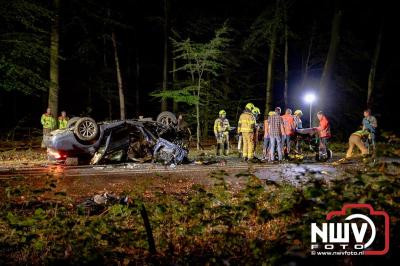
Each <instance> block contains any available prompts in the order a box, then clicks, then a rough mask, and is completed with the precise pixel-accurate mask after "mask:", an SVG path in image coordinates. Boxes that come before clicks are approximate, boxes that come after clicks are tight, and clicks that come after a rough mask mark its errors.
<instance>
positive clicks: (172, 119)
mask: <svg viewBox="0 0 400 266" xmlns="http://www.w3.org/2000/svg"><path fill="white" fill-rule="evenodd" d="M157 122H159V123H161V124H164V125H166V126H170V125H176V124H177V122H178V120H177V118H176V116H175V115H174V114H173V113H171V112H168V111H165V112H161V113H160V114H159V115H158V116H157Z"/></svg>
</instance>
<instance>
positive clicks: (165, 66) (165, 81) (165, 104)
mask: <svg viewBox="0 0 400 266" xmlns="http://www.w3.org/2000/svg"><path fill="white" fill-rule="evenodd" d="M168 11H169V10H168V0H164V59H163V85H162V90H163V91H166V90H167V86H168ZM167 109H168V102H167V98H162V99H161V111H166V110H167Z"/></svg>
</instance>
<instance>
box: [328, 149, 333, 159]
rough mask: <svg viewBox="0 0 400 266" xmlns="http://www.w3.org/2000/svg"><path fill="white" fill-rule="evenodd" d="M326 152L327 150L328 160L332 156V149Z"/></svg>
mask: <svg viewBox="0 0 400 266" xmlns="http://www.w3.org/2000/svg"><path fill="white" fill-rule="evenodd" d="M327 152H328V160H329V159H332V157H333V152H332V150H329V149H328V150H327Z"/></svg>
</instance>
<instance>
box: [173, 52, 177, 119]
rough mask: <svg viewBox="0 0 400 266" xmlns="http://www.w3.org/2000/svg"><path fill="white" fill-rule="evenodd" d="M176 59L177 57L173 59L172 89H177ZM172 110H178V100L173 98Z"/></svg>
mask: <svg viewBox="0 0 400 266" xmlns="http://www.w3.org/2000/svg"><path fill="white" fill-rule="evenodd" d="M175 71H176V60H175V58H174V59H173V60H172V89H174V90H175V89H176V83H177V80H176V72H175ZM172 110H173V112H174V113H177V112H178V102H177V101H175V100H173V106H172Z"/></svg>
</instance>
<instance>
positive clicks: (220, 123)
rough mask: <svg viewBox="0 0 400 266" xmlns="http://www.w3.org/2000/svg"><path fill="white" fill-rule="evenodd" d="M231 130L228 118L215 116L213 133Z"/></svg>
mask: <svg viewBox="0 0 400 266" xmlns="http://www.w3.org/2000/svg"><path fill="white" fill-rule="evenodd" d="M229 130H231V127H230V125H229V120H228V119H226V118H220V117H219V118H217V119H215V122H214V134H215V135H218V134H221V133H228V132H229Z"/></svg>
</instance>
